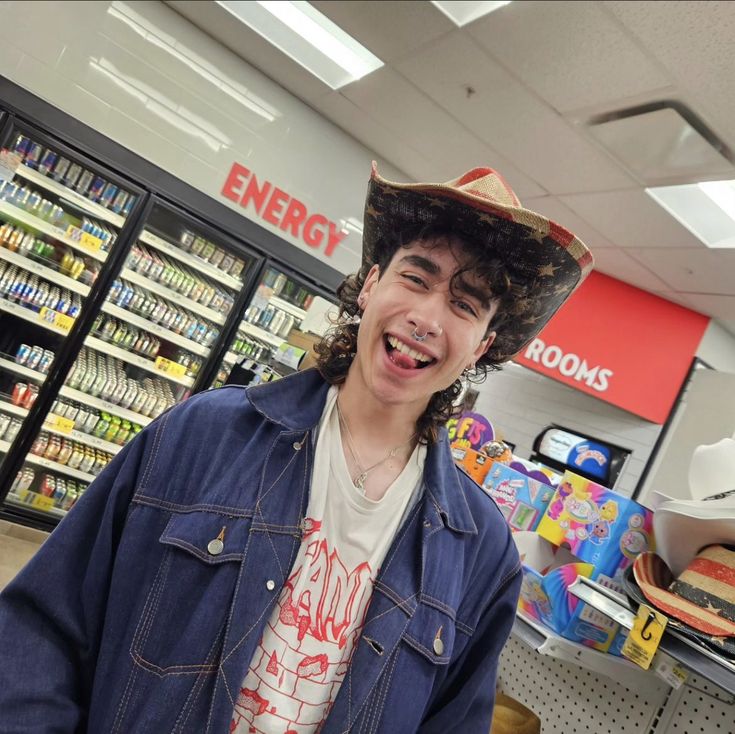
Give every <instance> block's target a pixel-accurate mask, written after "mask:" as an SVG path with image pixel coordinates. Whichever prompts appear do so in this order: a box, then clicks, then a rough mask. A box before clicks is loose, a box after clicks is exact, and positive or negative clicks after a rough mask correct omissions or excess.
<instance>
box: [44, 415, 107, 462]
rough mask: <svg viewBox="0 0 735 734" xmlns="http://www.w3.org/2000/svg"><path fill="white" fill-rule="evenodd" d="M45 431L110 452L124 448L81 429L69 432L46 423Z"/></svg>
mask: <svg viewBox="0 0 735 734" xmlns="http://www.w3.org/2000/svg"><path fill="white" fill-rule="evenodd" d="M43 431H44V432H45V433H53V434H54V435H55V436H61V437H62V438H68V439H70V440H71V441H76V442H77V443H83V444H84V445H85V446H91V447H92V448H95V449H99V450H100V451H105V452H107V453H108V454H113V455H114V454H117V453H118V452H119V451H120V450H121V449H122V446H120V445H119V444H116V443H111V442H110V441H105V440H104V439H102V438H97V436H90V435H89V434H88V433H82V432H81V431H69V432H68V433H67V432H65V431H59V430H58V429H56V428H51V427H50V426H47V425H46V424H45V423H44V425H43Z"/></svg>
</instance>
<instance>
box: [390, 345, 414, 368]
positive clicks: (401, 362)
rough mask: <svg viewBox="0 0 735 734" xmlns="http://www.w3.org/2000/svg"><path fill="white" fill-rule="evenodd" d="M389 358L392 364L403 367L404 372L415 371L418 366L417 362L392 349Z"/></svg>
mask: <svg viewBox="0 0 735 734" xmlns="http://www.w3.org/2000/svg"><path fill="white" fill-rule="evenodd" d="M389 356H390V358H391V360H392V361H393V363H394V364H397V365H398V366H399V367H403V369H404V370H415V369H416V368H417V367H418V366H419V363H418V360H416V359H414V358H413V357H409V356H408V355H407V354H403V352H399V351H398V350H397V349H394V350H393V351H392V352H391V353H390V355H389Z"/></svg>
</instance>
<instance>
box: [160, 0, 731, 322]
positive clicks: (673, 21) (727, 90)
mask: <svg viewBox="0 0 735 734" xmlns="http://www.w3.org/2000/svg"><path fill="white" fill-rule="evenodd" d="M168 4H169V5H171V6H172V7H174V8H175V9H176V10H177V11H178V12H180V13H181V14H182V15H184V16H185V17H187V18H188V19H189V20H191V21H192V22H193V23H195V25H197V26H199V27H200V28H202V29H203V30H205V31H206V32H207V33H209V34H210V35H211V36H213V37H214V38H216V39H217V40H219V41H220V42H221V43H223V44H224V45H226V46H227V47H229V48H230V49H232V50H233V51H235V52H236V53H237V54H239V55H240V56H241V57H242V58H244V59H245V60H246V61H248V62H249V63H251V64H252V65H254V66H256V67H257V68H259V69H260V70H261V71H263V72H264V73H265V74H267V75H268V76H270V77H271V78H272V79H274V80H275V81H277V82H278V83H279V84H281V85H282V86H283V87H285V88H286V89H288V90H289V91H291V92H292V93H293V94H294V95H296V96H297V97H299V98H301V99H302V100H304V101H305V102H306V103H307V104H309V105H311V106H312V107H313V108H314V109H316V110H318V111H319V112H320V113H321V114H323V115H324V116H325V117H326V118H328V119H330V120H331V121H332V122H334V123H335V124H337V125H339V126H340V127H341V128H343V129H344V130H345V131H347V132H348V133H350V134H351V135H352V136H353V137H355V138H356V139H357V140H359V141H360V142H361V143H363V144H364V145H366V146H367V147H368V148H370V149H372V150H374V151H375V152H377V153H378V154H379V155H380V156H382V157H383V158H385V159H387V160H389V161H390V162H391V163H393V164H394V165H395V166H397V167H398V168H400V169H401V170H403V171H404V172H405V173H406V175H407V177H410V178H413V179H415V180H425V181H437V180H439V181H441V180H448V179H451V178H455V177H456V176H458V175H459V174H460V173H462V172H464V171H465V170H467V169H469V168H473V167H475V166H481V165H489V166H492V167H493V168H497V169H498V170H499V171H500V172H501V173H503V175H504V176H505V177H506V178H507V179H508V181H509V182H510V183H511V185H512V186H513V188H514V189H515V191H516V193H517V194H518V195H519V197H520V198H521V200H522V201H523V204H524V205H525V206H527V207H528V208H530V209H534V210H536V211H539V212H540V213H542V214H544V215H546V216H549V217H551V218H552V219H555V220H557V221H559V222H560V223H561V224H563V225H564V226H567V227H568V228H569V229H572V230H573V231H574V232H575V233H576V234H577V235H578V236H580V238H581V239H583V240H584V241H585V242H586V243H587V244H588V245H589V246H590V247H591V249H592V251H593V253H594V254H595V256H596V261H597V267H598V269H599V270H600V271H602V272H604V273H607V274H609V275H612V276H614V277H617V278H619V279H621V280H624V281H626V282H628V283H631V284H632V285H635V286H638V287H640V288H643V289H645V290H648V291H652V292H655V293H657V294H658V295H660V296H662V297H664V298H667V299H669V300H672V301H675V302H677V303H681V304H682V305H685V306H687V307H689V308H693V309H695V310H698V311H700V312H702V313H706V314H708V315H710V316H713V317H714V318H716V319H717V320H718V321H719V322H720V323H721V324H722V325H723V326H724V327H725V328H726V329H728V330H729V331H730V332H731V333H733V334H735V250H710V249H708V248H707V247H706V246H705V245H703V244H702V243H701V242H699V240H697V239H696V238H695V237H694V236H693V235H691V234H690V233H689V231H688V230H686V229H685V228H684V227H682V226H681V225H680V224H678V222H676V221H675V220H674V219H672V218H671V217H670V216H668V215H667V214H666V213H665V212H664V210H663V209H661V208H660V207H659V206H658V205H657V204H655V203H654V202H653V201H652V200H651V199H650V198H649V197H648V196H647V194H646V193H645V192H644V185H645V183H646V182H644V181H643V180H641V179H639V178H638V177H636V175H635V174H634V173H633V172H631V171H629V170H627V169H626V168H625V167H624V165H623V164H622V163H620V162H618V161H617V160H615V159H614V158H613V157H612V156H611V155H610V154H609V153H608V152H607V151H606V150H605V149H604V148H602V147H601V146H600V144H599V143H597V142H596V140H595V139H594V137H593V136H591V135H590V134H589V132H588V130H587V127H586V123H587V121H588V120H589V119H590V118H591V117H592V116H595V115H599V114H604V113H608V112H611V111H614V110H617V109H621V108H627V107H631V106H634V105H639V104H645V103H648V102H655V101H660V100H677V101H679V102H682V103H684V104H685V105H687V106H688V107H690V109H692V110H693V111H694V112H695V113H696V114H697V115H698V116H699V117H700V118H701V119H702V120H703V121H704V122H705V124H706V125H708V126H709V127H710V129H711V130H712V131H713V132H714V133H715V134H716V135H717V136H718V137H719V138H720V139H721V140H723V141H724V142H725V143H726V145H728V146H729V147H730V148H732V149H735V125H733V121H734V120H735V94H733V91H732V90H733V89H735V53H733V50H734V49H735V42H734V41H733V39H735V3H733V2H729V1H725V2H714V1H711V0H710V1H709V2H699V1H698V0H694V1H686V0H684V1H679V0H676V1H668V0H656V1H655V2H636V1H628V0H626V1H623V2H579V1H576V0H575V1H573V2H533V1H531V0H523V1H520V2H519V1H516V2H512V3H510V4H509V5H506V6H505V7H502V8H501V9H499V10H497V11H495V12H493V13H491V14H490V15H487V16H485V17H484V18H480V19H479V20H477V21H475V22H473V23H471V24H469V25H467V26H465V27H464V28H461V29H458V28H456V27H455V26H454V24H453V23H452V22H451V21H450V20H449V19H448V18H446V17H445V16H444V15H443V14H442V13H441V12H440V11H439V10H438V9H437V8H435V7H434V6H433V5H432V4H431V3H429V2H424V1H423V0H404V1H400V2H398V1H384V2H377V1H375V0H351V1H350V2H343V1H342V0H320V1H317V2H312V5H314V6H315V7H316V8H318V9H319V10H320V11H321V12H322V13H324V14H325V15H327V16H328V17H329V18H330V19H331V20H333V21H334V22H335V23H337V24H338V25H339V26H341V27H342V28H343V29H344V30H346V31H347V32H348V33H350V34H351V35H352V36H354V37H355V38H356V39H357V40H359V41H360V42H361V43H362V44H363V45H364V46H366V47H367V48H368V49H370V51H372V52H373V53H374V54H376V55H377V56H378V57H379V58H381V59H382V60H383V61H384V62H385V64H386V65H385V66H384V67H383V68H382V69H379V70H378V71H376V72H374V73H373V74H371V75H369V76H367V77H365V78H363V79H361V80H360V81H358V82H354V83H353V84H350V85H348V86H347V87H344V88H342V89H341V90H340V91H338V92H335V91H332V90H331V89H330V88H329V87H327V86H326V85H324V84H323V83H322V82H320V81H319V80H318V79H316V78H315V77H313V76H312V75H311V74H309V73H308V72H306V71H305V70H304V69H303V68H301V67H300V66H299V65H298V64H296V63H295V62H293V61H291V60H290V59H289V58H288V57H286V56H285V55H284V54H282V53H281V52H280V51H278V50H277V49H275V48H274V47H272V46H271V45H270V44H268V43H267V42H266V41H264V40H263V39H262V38H261V37H260V36H258V35H257V34H255V33H254V32H252V31H250V30H249V29H248V28H246V27H245V26H243V25H241V24H238V23H235V22H233V20H232V17H231V16H229V15H228V14H227V13H226V11H223V10H222V9H221V8H220V7H219V6H217V5H216V4H215V3H213V2H180V1H175V2H169V3H168ZM468 88H470V90H469V91H468ZM710 177H711V178H718V177H719V178H722V173H721V172H720V173H719V174H713V175H712V176H710ZM726 177H728V178H735V169H733V170H731V171H730V172H729V173H728V174H726Z"/></svg>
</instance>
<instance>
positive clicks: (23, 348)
mask: <svg viewBox="0 0 735 734" xmlns="http://www.w3.org/2000/svg"><path fill="white" fill-rule="evenodd" d="M30 354H31V348H30V347H29V346H28V344H21V345H20V346H19V347H18V351H17V352H16V353H15V361H16V362H17V363H18V364H26V362H28V357H29V356H30Z"/></svg>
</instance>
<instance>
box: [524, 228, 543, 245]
mask: <svg viewBox="0 0 735 734" xmlns="http://www.w3.org/2000/svg"><path fill="white" fill-rule="evenodd" d="M525 239H527V240H536V242H538V243H539V245H541V244H543V241H544V240H545V239H546V234H544V232H541V231H540V230H538V229H532V230H531V231H530V232H527V233H526V236H525Z"/></svg>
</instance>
